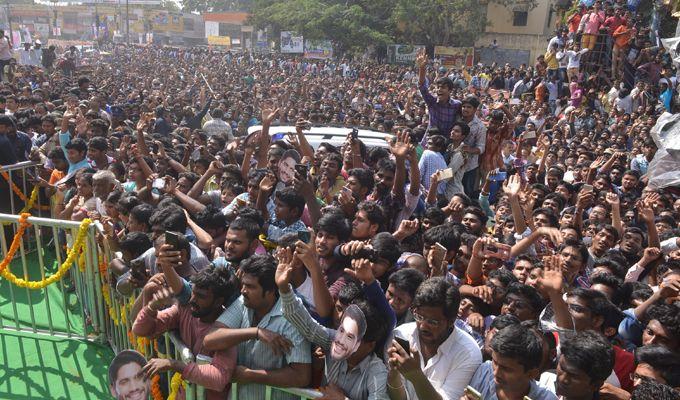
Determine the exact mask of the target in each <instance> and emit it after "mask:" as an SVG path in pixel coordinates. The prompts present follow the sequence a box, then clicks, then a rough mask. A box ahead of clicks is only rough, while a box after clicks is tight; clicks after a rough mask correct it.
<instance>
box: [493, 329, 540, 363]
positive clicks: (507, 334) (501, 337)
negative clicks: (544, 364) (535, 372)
mask: <svg viewBox="0 0 680 400" xmlns="http://www.w3.org/2000/svg"><path fill="white" fill-rule="evenodd" d="M491 349H492V350H493V351H494V353H497V354H498V355H500V356H503V357H508V358H511V359H513V360H515V361H517V362H518V363H520V364H521V365H522V367H523V369H524V372H526V371H528V370H531V369H534V368H538V367H539V366H540V365H541V360H542V359H543V340H541V338H539V337H538V336H537V335H536V334H535V333H534V332H533V331H531V330H530V329H529V328H526V327H524V326H523V325H522V324H511V325H509V326H506V327H505V328H503V329H501V330H499V331H498V332H496V334H495V335H494V337H493V339H491Z"/></svg>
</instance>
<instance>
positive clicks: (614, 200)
mask: <svg viewBox="0 0 680 400" xmlns="http://www.w3.org/2000/svg"><path fill="white" fill-rule="evenodd" d="M604 199H605V201H606V202H607V204H609V206H610V207H611V208H618V207H619V206H620V205H621V201H620V200H619V195H617V194H616V193H612V192H609V193H607V194H606V195H605V197H604Z"/></svg>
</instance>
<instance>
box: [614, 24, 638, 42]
mask: <svg viewBox="0 0 680 400" xmlns="http://www.w3.org/2000/svg"><path fill="white" fill-rule="evenodd" d="M634 31H635V29H634V28H632V29H631V28H628V27H627V26H626V25H620V26H619V27H618V28H616V30H615V31H614V33H613V34H612V35H613V36H614V44H615V45H616V47H626V46H628V43H629V42H630V39H631V38H632V37H633V33H634Z"/></svg>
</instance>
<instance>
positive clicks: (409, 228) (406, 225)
mask: <svg viewBox="0 0 680 400" xmlns="http://www.w3.org/2000/svg"><path fill="white" fill-rule="evenodd" d="M419 227H420V221H418V219H414V220H413V221H411V220H408V219H404V220H402V221H401V222H400V223H399V228H397V232H398V233H399V234H401V236H403V237H409V236H411V235H413V234H415V233H416V232H418V228H419ZM397 232H395V234H396V233H397Z"/></svg>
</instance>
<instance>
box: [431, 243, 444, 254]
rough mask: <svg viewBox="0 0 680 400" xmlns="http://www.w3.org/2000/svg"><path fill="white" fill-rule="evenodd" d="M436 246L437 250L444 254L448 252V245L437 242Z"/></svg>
mask: <svg viewBox="0 0 680 400" xmlns="http://www.w3.org/2000/svg"><path fill="white" fill-rule="evenodd" d="M434 248H435V250H436V251H438V252H440V253H442V254H446V247H444V245H442V244H441V243H439V242H436V243H435V244H434Z"/></svg>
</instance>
